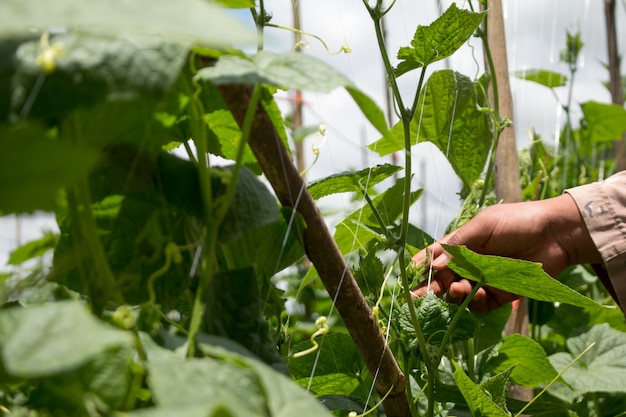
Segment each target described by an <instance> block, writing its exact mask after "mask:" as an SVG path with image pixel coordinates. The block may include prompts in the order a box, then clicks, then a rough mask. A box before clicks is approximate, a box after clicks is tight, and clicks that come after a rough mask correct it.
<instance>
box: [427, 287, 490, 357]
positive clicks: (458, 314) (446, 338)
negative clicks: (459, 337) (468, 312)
mask: <svg viewBox="0 0 626 417" xmlns="http://www.w3.org/2000/svg"><path fill="white" fill-rule="evenodd" d="M482 285H483V282H478V283H476V285H474V288H473V289H472V292H471V293H470V294H469V295H468V296H467V297H466V298H465V300H463V303H462V304H461V306H460V307H459V309H458V310H457V312H456V314H455V315H454V317H452V320H451V321H450V325H449V326H448V328H447V329H446V333H445V334H444V335H443V339H442V341H441V346H439V351H438V352H437V356H436V360H435V362H436V363H439V361H441V358H442V357H443V354H444V353H445V351H446V349H447V347H448V344H449V343H450V339H451V338H452V332H453V330H454V328H455V327H456V325H457V323H458V322H459V320H460V319H461V316H462V315H463V313H464V312H465V309H466V308H467V306H468V305H469V303H470V302H471V301H472V298H474V295H476V292H477V291H478V290H479V289H480V287H482Z"/></svg>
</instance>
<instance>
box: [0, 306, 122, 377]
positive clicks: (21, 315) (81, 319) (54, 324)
mask: <svg viewBox="0 0 626 417" xmlns="http://www.w3.org/2000/svg"><path fill="white" fill-rule="evenodd" d="M0 334H2V335H3V337H2V339H0V361H1V364H2V367H3V368H4V369H5V370H6V372H7V373H9V374H10V375H12V376H16V377H20V378H40V377H45V376H50V375H54V374H58V373H64V372H72V371H74V370H76V369H78V368H79V367H81V366H83V365H85V364H86V363H87V362H89V361H91V360H93V359H94V358H96V357H97V356H98V355H100V354H102V353H103V352H105V351H107V350H108V349H111V348H114V347H119V346H124V345H129V344H131V343H132V337H131V335H130V334H129V333H126V332H123V331H121V330H117V329H115V328H113V327H111V326H109V325H106V324H104V323H102V322H101V321H99V320H97V319H96V318H95V317H93V316H92V315H91V313H90V312H89V311H88V310H87V308H86V307H85V305H84V304H83V303H81V302H78V301H64V302H58V303H53V304H44V305H39V306H29V307H25V308H17V307H14V308H9V309H6V310H1V311H0ZM68 341H71V343H68Z"/></svg>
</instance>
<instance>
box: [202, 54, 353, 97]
mask: <svg viewBox="0 0 626 417" xmlns="http://www.w3.org/2000/svg"><path fill="white" fill-rule="evenodd" d="M196 78H197V79H200V80H206V81H211V82H213V83H215V84H241V83H243V84H258V83H262V84H269V85H273V86H276V87H281V88H287V89H294V90H310V91H319V92H323V93H325V92H329V91H330V90H332V89H334V88H336V87H341V86H345V85H349V84H350V81H349V80H348V79H347V78H346V77H345V76H344V75H343V74H341V73H340V72H339V71H337V70H336V69H334V68H333V67H331V66H330V65H328V64H327V63H325V62H323V61H321V60H319V59H317V58H314V57H312V56H309V55H306V54H301V53H297V52H287V53H283V54H277V53H274V52H269V51H261V52H258V53H257V54H256V55H254V56H252V57H242V56H234V55H228V56H223V57H221V58H220V59H219V60H218V61H217V63H216V64H215V65H214V66H212V67H208V68H202V69H201V70H200V71H198V74H197V75H196Z"/></svg>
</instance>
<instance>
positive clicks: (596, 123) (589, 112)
mask: <svg viewBox="0 0 626 417" xmlns="http://www.w3.org/2000/svg"><path fill="white" fill-rule="evenodd" d="M581 108H582V110H583V114H584V115H585V125H584V130H586V131H588V132H589V135H590V137H591V140H592V142H593V143H599V142H612V141H615V140H618V139H621V138H622V135H623V134H624V132H626V109H624V107H622V106H618V105H617V104H605V103H597V102H595V101H588V102H586V103H583V104H582V105H581Z"/></svg>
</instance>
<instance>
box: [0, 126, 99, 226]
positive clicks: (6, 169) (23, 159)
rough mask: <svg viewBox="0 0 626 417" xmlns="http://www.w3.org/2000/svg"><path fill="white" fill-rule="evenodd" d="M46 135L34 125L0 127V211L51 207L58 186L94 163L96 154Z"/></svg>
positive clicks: (72, 181) (81, 174) (73, 180)
mask: <svg viewBox="0 0 626 417" xmlns="http://www.w3.org/2000/svg"><path fill="white" fill-rule="evenodd" d="M46 136H47V133H46V132H45V131H44V130H43V129H42V128H39V127H37V126H25V127H20V128H16V129H11V128H8V127H5V126H0V147H1V148H2V149H3V150H2V152H0V212H4V214H9V213H13V212H31V211H35V210H54V209H55V207H56V201H57V193H58V192H59V191H60V189H61V188H62V187H64V186H70V185H73V184H75V183H76V182H77V181H78V180H79V179H81V178H84V177H85V176H86V175H87V173H88V172H89V171H90V169H91V168H92V167H93V166H94V165H95V164H96V162H97V160H98V155H97V153H95V152H93V151H91V150H88V149H81V148H78V147H74V146H71V145H69V144H66V143H61V142H58V141H56V140H53V139H50V138H47V137H46Z"/></svg>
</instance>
